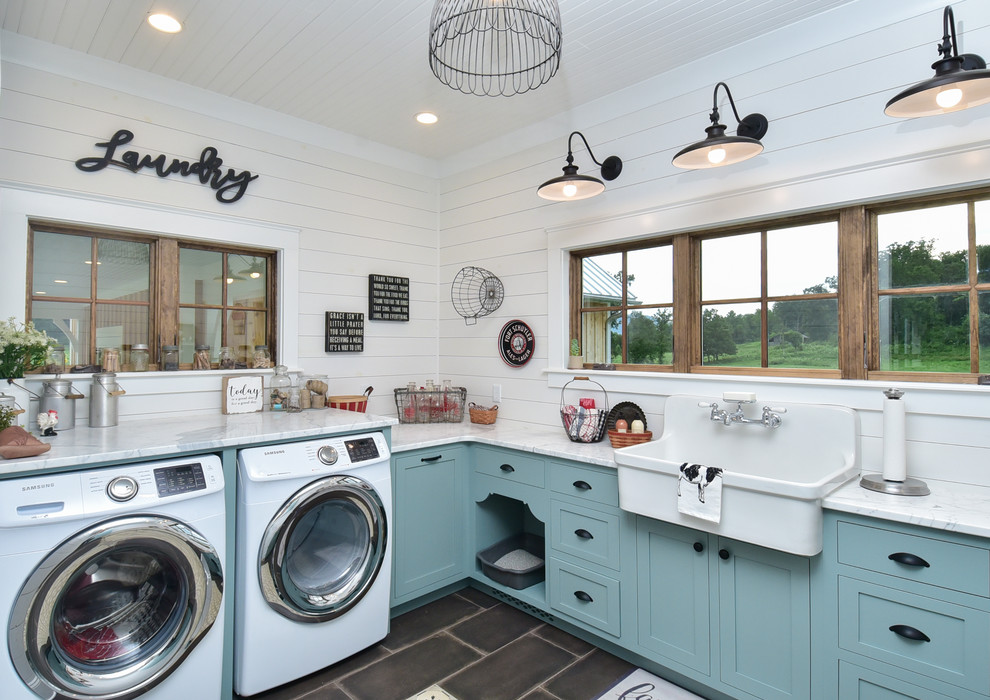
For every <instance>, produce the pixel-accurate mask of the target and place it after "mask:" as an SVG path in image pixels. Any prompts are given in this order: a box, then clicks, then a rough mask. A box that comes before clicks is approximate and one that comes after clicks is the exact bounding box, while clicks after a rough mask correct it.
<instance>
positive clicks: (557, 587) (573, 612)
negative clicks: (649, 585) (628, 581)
mask: <svg viewBox="0 0 990 700" xmlns="http://www.w3.org/2000/svg"><path fill="white" fill-rule="evenodd" d="M548 563H549V569H548V571H549V574H550V582H549V586H550V607H551V608H553V609H554V610H557V611H558V612H560V613H562V614H564V615H569V616H571V617H573V618H574V619H576V620H581V621H582V622H584V623H586V624H588V625H591V626H592V627H595V628H597V629H600V630H602V631H603V632H608V633H609V634H611V635H614V636H616V637H618V636H619V582H618V581H616V580H615V579H613V578H608V577H607V576H601V575H600V574H596V573H594V572H592V571H587V570H585V569H582V568H581V567H579V566H572V565H571V564H566V563H564V562H561V561H559V560H557V559H553V558H551V559H550V561H549V562H548Z"/></svg>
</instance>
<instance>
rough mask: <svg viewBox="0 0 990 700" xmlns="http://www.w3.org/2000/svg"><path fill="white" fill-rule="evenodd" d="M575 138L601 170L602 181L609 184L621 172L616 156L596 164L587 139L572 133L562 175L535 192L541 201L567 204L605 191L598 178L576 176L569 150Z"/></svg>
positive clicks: (545, 183) (577, 133)
mask: <svg viewBox="0 0 990 700" xmlns="http://www.w3.org/2000/svg"><path fill="white" fill-rule="evenodd" d="M575 136H580V137H581V140H582V141H584V147H585V148H587V149H588V155H590V156H591V160H593V161H595V165H598V166H599V167H600V168H601V169H602V170H601V174H602V178H603V179H605V180H608V181H610V182H611V181H612V180H614V179H615V178H617V177H619V173H621V172H622V160H621V159H620V158H619V157H618V156H609V157H608V158H606V159H605V162H603V163H600V162H598V159H597V158H595V154H594V153H592V152H591V146H589V145H588V139H586V138H585V137H584V134H582V133H581V132H580V131H572V132H571V135H570V136H568V137H567V165H565V166H564V167H563V171H564V174H563V175H559V176H558V177H555V178H553V179H551V180H547V181H546V182H544V183H543V184H542V185H540V187H539V189H537V190H536V193H537V194H538V195H540V196H541V197H543V199H550V200H553V201H555V202H569V201H573V200H575V199H587V198H588V197H594V196H595V195H598V194H601V193H602V192H604V191H605V183H603V182H602V181H601V180H599V179H598V178H596V177H591V176H590V175H578V167H577V166H576V165H574V153H573V151H572V149H571V140H572V139H573V138H574V137H575Z"/></svg>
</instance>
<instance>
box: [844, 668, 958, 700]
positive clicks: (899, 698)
mask: <svg viewBox="0 0 990 700" xmlns="http://www.w3.org/2000/svg"><path fill="white" fill-rule="evenodd" d="M839 697H840V698H842V699H843V700H952V698H951V697H950V696H948V695H942V694H941V693H936V692H935V691H932V690H929V689H928V688H920V687H918V686H916V685H912V684H910V683H905V682H904V680H903V679H899V678H890V677H888V676H885V675H883V674H881V673H877V672H875V671H871V670H869V669H866V668H860V667H859V666H856V665H855V664H850V663H846V662H845V661H841V662H839Z"/></svg>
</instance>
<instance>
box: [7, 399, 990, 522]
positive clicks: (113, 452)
mask: <svg viewBox="0 0 990 700" xmlns="http://www.w3.org/2000/svg"><path fill="white" fill-rule="evenodd" d="M386 426H391V433H392V451H393V452H404V451H408V450H414V449H418V448H426V447H436V446H440V445H447V444H453V443H458V442H469V443H476V444H484V445H492V446H495V447H504V448H508V449H513V450H522V451H524V452H532V453H534V454H539V455H543V456H547V457H557V458H560V459H568V460H574V461H578V462H585V463H588V464H596V465H599V466H603V467H611V468H614V467H615V460H614V450H613V449H612V446H611V445H610V444H609V442H608V440H603V441H602V442H598V443H591V444H586V443H577V442H571V441H570V440H569V439H568V438H567V436H566V435H565V434H564V431H563V429H561V428H558V427H551V426H544V425H530V424H525V423H517V422H513V421H502V422H498V423H496V424H495V425H477V424H474V423H466V422H465V423H446V424H444V423H440V424H399V423H398V422H397V421H396V419H395V418H392V417H387V416H375V415H368V414H364V413H355V412H352V411H338V410H335V409H326V410H323V411H303V412H302V413H294V414H293V413H271V412H267V411H266V412H262V413H249V414H240V415H230V416H226V415H222V414H202V415H195V416H185V417H179V418H166V419H158V418H149V419H144V420H136V421H126V422H123V423H121V424H120V425H118V426H116V427H113V428H89V427H84V426H77V427H75V428H73V429H72V430H66V431H62V432H60V433H59V434H58V436H57V437H54V438H42V440H44V441H45V442H50V443H51V444H52V449H51V450H50V451H49V452H46V453H45V454H43V455H40V456H38V457H26V458H21V459H14V460H0V476H2V475H11V474H18V473H28V472H37V471H42V470H45V469H58V470H66V469H72V468H78V467H85V466H86V465H89V464H96V463H104V462H125V461H132V460H133V461H139V460H146V459H154V458H157V457H167V456H169V455H173V454H176V453H180V452H184V453H191V452H210V451H215V450H218V449H224V448H229V447H240V446H244V445H251V444H259V443H266V442H280V441H285V440H305V439H308V438H313V437H318V436H320V435H328V434H333V433H342V432H350V431H354V430H375V429H380V428H384V427H386ZM927 483H928V486H929V487H930V488H931V495H929V496H920V497H914V496H891V495H887V494H882V493H877V492H875V491H868V490H866V489H864V488H861V487H860V486H859V481H858V480H854V481H851V482H849V483H848V484H845V485H844V486H841V487H840V488H838V489H836V490H835V491H834V492H832V493H831V494H829V495H828V496H827V497H826V498H825V499H824V500H823V505H824V507H825V508H827V509H829V510H834V511H840V512H846V513H855V514H859V515H866V516H870V517H874V518H881V519H884V520H891V521H895V522H901V523H908V524H914V525H921V526H924V527H930V528H935V529H939V530H946V531H951V532H959V533H964V534H969V535H976V536H979V537H988V538H990V487H986V486H974V485H969V484H959V483H954V482H948V481H934V480H928V482H927Z"/></svg>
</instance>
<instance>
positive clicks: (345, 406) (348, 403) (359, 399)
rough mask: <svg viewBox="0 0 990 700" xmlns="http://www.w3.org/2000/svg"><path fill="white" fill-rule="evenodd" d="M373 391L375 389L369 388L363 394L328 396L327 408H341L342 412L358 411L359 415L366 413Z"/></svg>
mask: <svg viewBox="0 0 990 700" xmlns="http://www.w3.org/2000/svg"><path fill="white" fill-rule="evenodd" d="M373 390H374V389H373V388H372V387H370V386H369V387H368V388H367V389H365V390H364V393H363V394H351V395H341V396H328V397H327V406H329V407H330V408H339V409H341V410H342V411H357V412H358V413H364V412H365V411H367V410H368V397H369V396H371V392H372V391H373Z"/></svg>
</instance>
